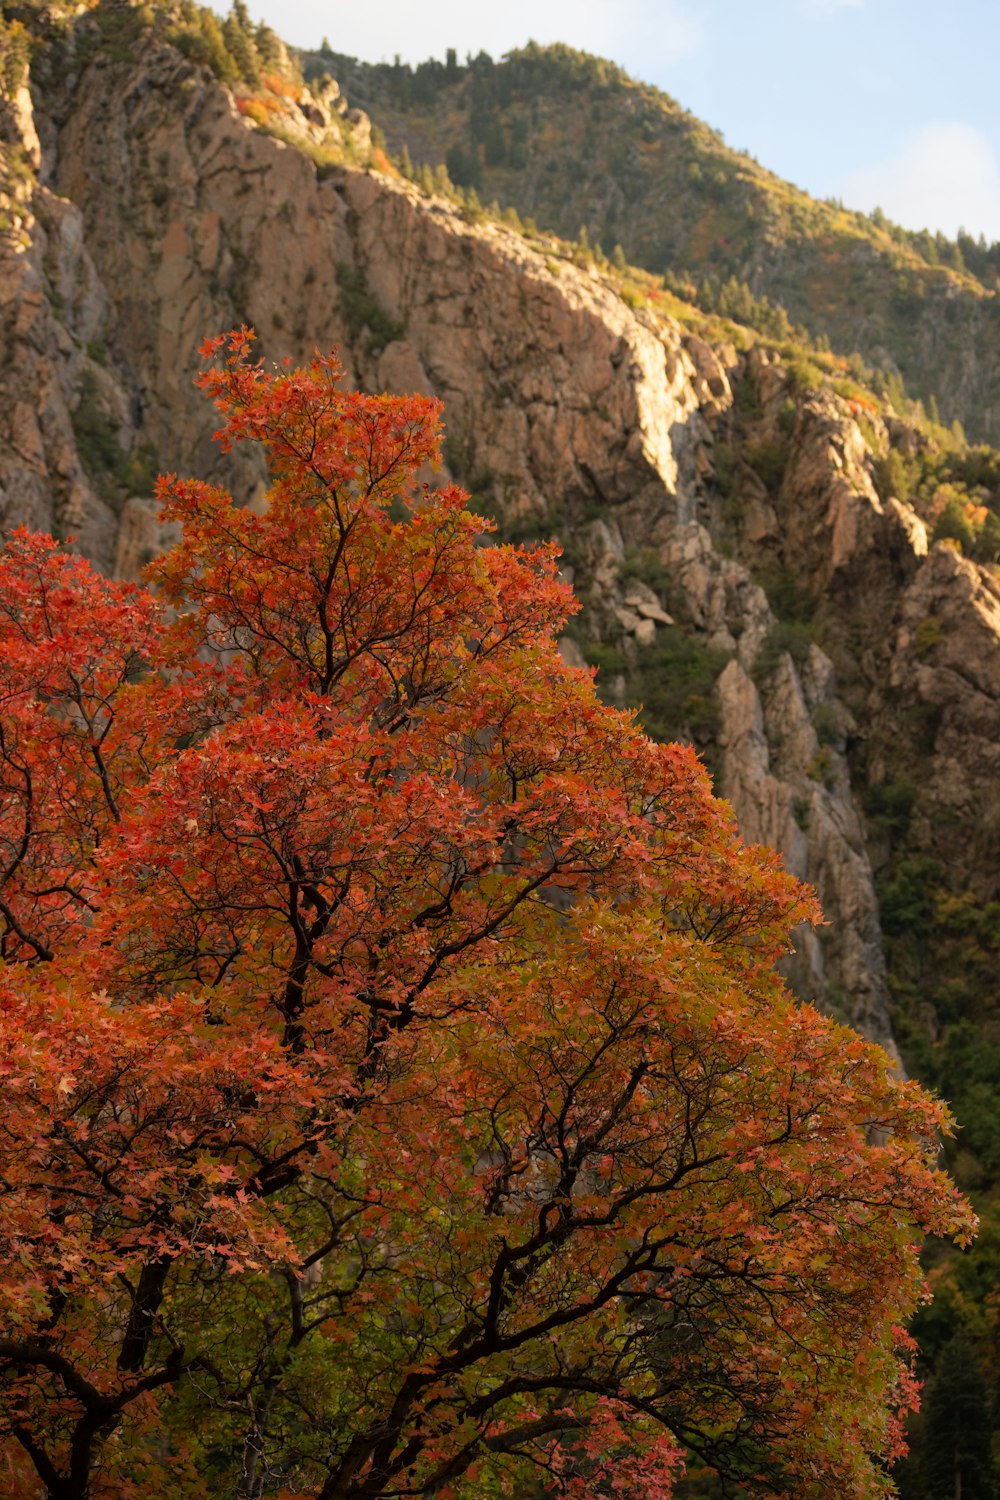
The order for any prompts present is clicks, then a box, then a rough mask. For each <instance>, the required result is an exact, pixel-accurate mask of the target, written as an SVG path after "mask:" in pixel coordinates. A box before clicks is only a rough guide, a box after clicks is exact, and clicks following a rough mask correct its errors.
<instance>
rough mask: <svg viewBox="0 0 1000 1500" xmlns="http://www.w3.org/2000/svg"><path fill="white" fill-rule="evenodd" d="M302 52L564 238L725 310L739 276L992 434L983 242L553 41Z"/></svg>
mask: <svg viewBox="0 0 1000 1500" xmlns="http://www.w3.org/2000/svg"><path fill="white" fill-rule="evenodd" d="M306 65H307V71H319V70H321V69H322V68H323V67H328V68H330V70H331V71H333V72H334V73H335V74H336V76H337V77H338V79H339V80H340V81H341V83H342V84H343V85H344V87H345V88H346V89H347V90H348V92H349V93H350V95H351V97H352V98H353V99H355V100H356V101H357V102H358V103H359V104H361V105H362V107H364V108H365V109H366V110H367V111H368V112H369V113H370V114H371V116H372V118H373V120H374V121H375V122H376V123H377V124H378V125H379V126H380V127H381V129H382V130H383V131H384V133H385V137H386V140H387V143H388V148H389V149H390V150H391V151H393V152H395V153H400V152H402V150H403V148H404V147H405V148H406V151H407V153H408V156H409V158H410V160H411V161H412V162H413V163H414V164H415V165H419V164H421V163H430V164H431V165H434V164H436V163H439V162H444V163H446V164H447V167H448V170H449V172H450V173H451V176H452V178H453V179H454V180H455V182H456V183H458V184H459V185H460V186H462V187H474V188H475V190H476V191H477V193H478V195H479V197H480V198H481V199H482V201H483V202H486V201H488V200H489V199H496V200H497V201H498V202H499V203H500V204H501V206H507V205H512V206H513V207H514V208H516V209H517V211H518V212H519V214H520V215H521V216H522V217H531V218H533V219H535V220H537V222H538V223H539V224H540V225H541V226H542V227H544V228H547V229H551V230H554V231H555V232H556V233H557V234H559V235H561V236H562V237H563V238H565V239H568V240H573V239H575V238H576V237H577V235H578V234H579V231H580V229H581V227H582V228H583V229H584V230H585V231H586V233H587V236H588V238H589V240H590V241H591V243H594V242H600V243H601V244H602V245H603V247H604V249H605V250H607V251H610V250H611V248H612V247H613V246H614V245H615V244H616V243H617V244H620V245H621V247H622V248H623V250H624V253H625V256H626V257H627V259H628V260H629V261H631V262H632V263H633V264H635V265H639V266H643V267H645V268H646V269H647V270H649V271H652V272H655V273H658V274H664V273H667V274H668V275H669V276H670V277H675V278H678V279H679V281H680V283H681V284H684V283H688V284H689V285H690V286H691V289H692V291H693V292H694V293H695V294H696V295H697V296H698V298H699V300H700V301H701V303H702V305H703V306H705V307H707V308H714V307H718V306H720V303H721V306H722V309H723V310H728V311H729V312H730V313H731V314H732V313H734V312H736V311H737V309H738V307H739V305H740V301H741V299H742V300H744V301H745V299H746V289H749V292H750V293H751V294H753V296H754V297H756V298H758V299H760V298H767V299H769V302H770V303H771V304H780V305H781V306H782V307H784V308H785V309H786V310H787V313H788V316H789V317H790V318H791V320H792V321H793V322H794V323H796V324H801V325H803V326H804V327H805V328H806V329H807V330H808V331H809V333H810V334H811V335H812V336H813V337H814V338H819V339H829V341H830V343H831V344H832V346H833V347H834V349H836V350H838V351H839V352H840V353H842V354H845V355H849V354H852V353H854V352H855V351H857V352H858V353H860V354H861V355H862V356H863V357H864V359H865V360H866V361H867V362H868V363H869V364H870V365H871V366H872V368H873V370H875V371H877V372H881V374H882V376H883V377H892V376H894V375H895V376H898V375H902V377H903V379H904V381H905V383H906V385H907V387H908V388H909V389H910V390H911V391H912V392H913V393H914V394H916V395H919V396H921V397H922V398H923V399H924V400H929V399H930V398H931V397H932V396H933V397H935V398H936V400H937V401H938V402H939V403H940V409H941V412H942V413H943V414H944V416H945V417H946V419H947V420H948V421H949V422H950V421H952V420H953V419H955V418H958V419H960V420H961V421H962V422H963V423H964V424H965V426H966V428H967V429H968V431H969V432H970V434H973V435H975V436H977V437H984V438H987V437H992V438H993V439H994V440H997V439H998V438H1000V355H998V353H997V349H998V333H1000V306H998V301H997V297H996V288H997V284H998V269H1000V252H998V251H997V249H996V247H994V248H993V250H992V251H987V250H986V249H985V247H980V246H979V245H977V244H975V243H974V242H973V241H971V240H970V239H968V238H967V237H966V238H965V240H964V241H963V246H964V248H963V247H960V246H958V245H955V244H950V243H949V242H947V241H945V240H944V239H943V238H942V237H940V236H937V237H935V236H930V235H927V234H926V233H924V234H909V233H907V232H906V231H902V230H898V229H896V228H895V227H894V226H891V225H889V224H888V223H887V222H886V221H885V219H884V218H882V217H881V216H877V217H876V218H874V219H873V218H869V217H867V216H866V215H863V214H856V213H851V212H848V211H846V210H844V209H843V208H842V207H840V206H839V205H836V204H833V203H821V202H817V201H816V200H814V199H812V198H810V197H809V196H808V195H807V194H805V193H803V192H800V191H799V190H798V189H797V188H794V187H793V186H791V185H790V184H789V183H786V182H784V181H782V180H781V179H780V178H778V177H776V176H775V175H774V174H773V173H770V172H768V171H766V170H765V169H764V168H763V167H761V166H760V165H759V164H758V163H757V162H756V161H754V160H753V159H752V158H751V157H748V156H746V155H744V154H742V153H739V152H736V151H733V150H731V149H730V148H729V147H728V146H726V144H725V143H724V142H723V140H722V139H721V137H720V136H719V135H718V134H716V133H715V132H714V131H712V130H711V129H709V127H708V126H706V125H705V124H703V123H702V122H701V121H700V120H697V119H696V118H694V117H693V116H692V115H689V114H687V113H686V112H685V111H684V110H683V109H682V108H681V107H680V106H679V105H678V104H676V103H675V101H674V100H672V99H671V98H669V97H668V96H667V95H665V94H663V93H661V92H660V91H659V90H657V89H655V88H652V87H650V86H647V85H644V84H640V83H636V82H635V81H634V80H632V79H630V78H629V77H628V76H627V75H626V74H624V73H623V72H621V70H620V69H617V68H615V67H614V66H613V65H612V64H610V63H607V62H604V61H603V60H601V59H598V58H593V57H589V56H587V55H586V54H584V53H579V52H575V51H573V50H572V49H571V48H568V47H561V46H554V47H544V48H543V47H538V46H535V45H530V46H528V47H526V48H523V49H521V50H519V51H515V52H512V53H510V54H509V55H508V56H507V57H506V58H505V59H504V60H503V61H501V62H493V61H492V60H491V59H490V58H489V57H488V56H487V55H486V54H482V53H481V54H480V56H479V57H478V58H475V59H471V60H470V61H469V63H467V64H465V65H461V64H459V63H457V61H455V60H451V61H450V63H447V64H446V63H434V62H428V63H423V64H421V65H420V66H419V67H418V68H416V69H412V68H410V67H408V66H403V65H395V66H392V65H388V64H379V65H371V64H364V63H358V62H357V61H356V60H354V59H351V58H346V57H342V56H340V55H339V54H336V53H332V54H309V55H308V56H307V57H306ZM966 262H968V268H967V265H966ZM973 267H974V269H975V273H976V274H974V273H973V269H971V268H973ZM737 283H739V284H740V285H737Z"/></svg>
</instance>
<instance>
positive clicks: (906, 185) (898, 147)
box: [216, 0, 1000, 240]
mask: <svg viewBox="0 0 1000 1500" xmlns="http://www.w3.org/2000/svg"><path fill="white" fill-rule="evenodd" d="M216 4H217V7H218V8H219V9H225V8H226V0H216ZM249 9H250V11H251V14H252V15H253V16H254V17H255V18H261V17H263V18H264V19H266V20H267V21H268V23H269V24H270V25H271V26H273V27H274V29H275V30H276V31H277V32H278V33H279V35H281V36H283V37H284V38H285V39H286V40H287V41H290V42H294V43H296V44H297V45H300V46H309V45H313V46H315V45H318V43H319V41H320V39H321V38H322V37H324V36H326V37H328V38H329V41H330V43H331V45H332V46H333V47H334V48H335V49H336V50H337V51H341V52H348V53H351V54H353V55H354V56H356V57H361V58H365V59H367V60H369V61H374V62H377V61H380V60H382V59H386V60H391V59H392V57H393V55H394V54H395V53H397V52H398V53H399V54H400V56H401V57H402V58H403V59H404V60H406V61H410V62H419V61H420V60H421V59H422V58H425V57H428V56H437V57H441V56H443V55H444V51H445V49H446V48H447V47H449V46H452V47H455V48H457V50H458V52H459V55H460V56H464V54H465V53H466V52H470V51H471V52H478V51H479V50H480V48H485V50H486V51H488V52H490V53H492V54H493V56H494V57H499V56H500V55H502V53H504V52H505V51H507V50H508V49H509V48H512V47H517V46H520V45H523V43H524V42H526V41H528V40H529V38H532V37H533V38H535V40H537V41H539V42H549V41H565V42H569V43H570V44H571V45H573V46H576V47H581V48H583V49H585V50H586V51H590V52H596V53H599V54H600V55H602V56H605V57H610V58H612V59H614V61H616V62H618V63H620V64H622V66H623V67H625V68H627V69H628V71H629V72H630V73H632V74H633V75H635V76H636V77H640V78H643V79H645V80H647V81H648V82H651V83H655V84H657V85H659V87H661V88H663V89H665V90H666V91H667V92H668V93H670V94H672V95H673V96H674V98H676V99H677V100H678V101H679V102H680V103H681V104H683V105H684V106H685V108H687V109H690V110H691V111H693V113H695V114H697V115H700V116H701V117H702V118H703V119H704V120H706V121H707V122H708V123H709V124H710V125H713V126H714V127H715V128H716V129H718V130H721V131H722V132H723V134H724V135H725V137H726V140H727V141H728V142H729V143H730V145H732V146H735V147H737V148H739V149H742V150H747V151H750V152H752V153H753V155H754V156H756V157H757V158H758V160H759V161H760V162H761V163H762V164H763V165H764V166H766V167H770V168H771V169H772V170H773V171H775V172H778V173H780V175H781V176H783V177H787V178H789V179H790V180H791V181H792V182H795V183H797V184H798V186H799V187H802V188H805V189H806V191H808V192H810V193H812V194H813V195H814V196H817V197H821V198H822V197H828V196H834V197H841V198H843V200H844V202H845V203H846V204H847V205H848V207H851V208H862V209H871V208H874V207H875V205H876V204H879V205H880V206H881V207H882V208H883V209H884V210H885V211H886V213H888V214H889V215H890V217H891V218H894V219H896V220H898V221H899V222H900V223H903V224H905V225H907V226H908V227H909V228H913V229H920V228H923V227H925V226H926V227H928V228H931V229H942V230H944V231H945V232H946V233H948V234H954V233H955V232H956V231H957V229H958V227H959V225H963V226H964V227H965V228H966V229H967V230H968V231H969V232H970V233H972V234H976V235H978V234H979V233H984V234H985V235H986V238H987V239H988V240H994V239H997V240H1000V86H998V80H997V73H998V67H1000V4H997V3H996V0H951V3H950V4H949V5H946V4H944V3H941V0H935V3H931V0H501V3H497V0H494V3H493V4H490V5H484V4H482V0H478V3H477V0H471V3H470V0H423V3H419V4H418V3H413V0H370V3H368V4H367V5H359V4H358V3H357V0H351V3H350V4H349V5H348V4H344V3H343V0H332V3H323V0H249Z"/></svg>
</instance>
